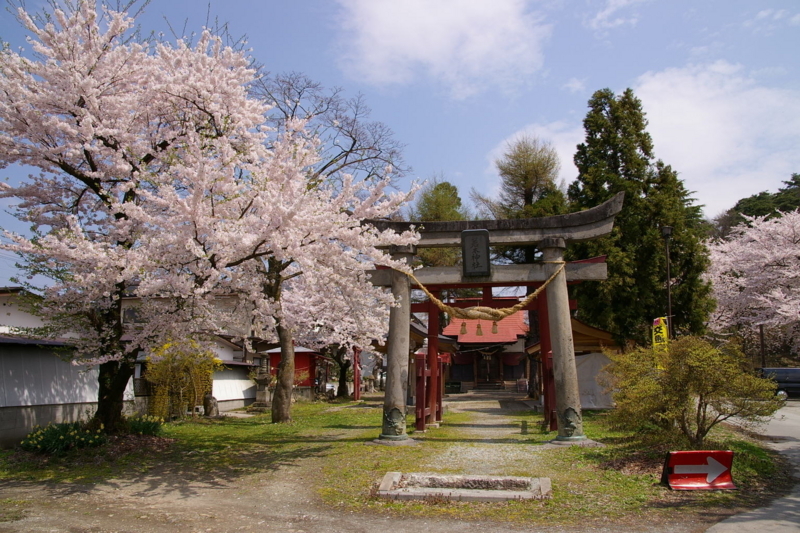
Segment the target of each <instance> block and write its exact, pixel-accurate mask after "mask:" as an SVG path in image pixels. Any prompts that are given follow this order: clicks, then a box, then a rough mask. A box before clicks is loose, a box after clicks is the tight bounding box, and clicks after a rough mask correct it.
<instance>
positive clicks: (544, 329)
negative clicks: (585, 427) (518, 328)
mask: <svg viewBox="0 0 800 533" xmlns="http://www.w3.org/2000/svg"><path fill="white" fill-rule="evenodd" d="M536 303H537V307H538V311H539V342H540V344H541V347H542V350H541V352H540V354H541V355H540V356H541V360H542V364H541V368H542V376H541V379H542V410H543V411H544V423H545V425H547V427H548V428H549V429H550V431H555V430H557V429H558V417H557V416H556V415H555V412H556V389H555V384H554V383H553V346H552V345H551V343H550V319H549V318H548V316H547V313H548V310H547V291H542V292H541V293H540V294H539V296H538V297H537V298H536Z"/></svg>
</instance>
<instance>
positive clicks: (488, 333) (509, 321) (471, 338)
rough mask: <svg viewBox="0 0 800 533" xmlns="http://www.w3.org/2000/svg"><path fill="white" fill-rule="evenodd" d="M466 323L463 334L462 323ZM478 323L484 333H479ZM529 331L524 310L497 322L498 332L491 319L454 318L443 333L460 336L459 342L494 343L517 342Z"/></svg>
mask: <svg viewBox="0 0 800 533" xmlns="http://www.w3.org/2000/svg"><path fill="white" fill-rule="evenodd" d="M464 323H466V329H467V333H466V334H463V335H462V334H461V325H462V324H464ZM478 324H480V325H481V331H482V332H483V335H478V334H477V329H478ZM527 332H528V325H527V324H526V323H525V317H524V314H523V312H520V311H518V312H516V313H514V314H513V315H511V316H507V317H506V318H504V319H502V320H500V321H498V322H497V333H492V321H491V320H472V319H467V320H464V319H461V318H454V319H453V320H452V321H451V322H450V324H449V325H448V326H447V327H446V328H444V331H442V335H448V336H453V337H458V342H459V344H463V343H473V344H493V343H500V342H517V339H519V337H524V336H525V334H526V333H527Z"/></svg>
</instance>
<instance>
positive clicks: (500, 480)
mask: <svg viewBox="0 0 800 533" xmlns="http://www.w3.org/2000/svg"><path fill="white" fill-rule="evenodd" d="M552 495H553V491H552V487H551V484H550V478H546V477H543V478H533V477H512V476H445V475H437V474H416V473H412V474H406V475H403V474H402V473H400V472H387V473H386V475H385V476H383V479H382V480H381V484H380V486H379V487H378V496H380V497H382V498H387V499H391V500H431V499H443V500H449V501H460V502H501V501H509V500H545V499H550V498H552Z"/></svg>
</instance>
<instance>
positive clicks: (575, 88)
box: [564, 78, 586, 94]
mask: <svg viewBox="0 0 800 533" xmlns="http://www.w3.org/2000/svg"><path fill="white" fill-rule="evenodd" d="M564 89H566V90H568V91H569V92H571V93H573V94H575V93H582V92H584V91H585V90H586V78H583V79H582V80H579V79H578V78H572V79H571V80H569V81H568V82H567V83H565V84H564Z"/></svg>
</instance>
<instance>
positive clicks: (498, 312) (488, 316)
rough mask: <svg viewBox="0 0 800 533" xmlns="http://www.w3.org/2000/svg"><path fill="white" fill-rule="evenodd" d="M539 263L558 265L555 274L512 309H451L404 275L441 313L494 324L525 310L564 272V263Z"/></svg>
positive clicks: (410, 274)
mask: <svg viewBox="0 0 800 533" xmlns="http://www.w3.org/2000/svg"><path fill="white" fill-rule="evenodd" d="M541 263H545V264H557V265H560V266H559V267H558V268H557V269H556V271H555V272H553V274H552V275H551V276H550V277H549V278H548V279H547V281H545V282H544V284H543V285H542V286H540V287H538V288H537V289H536V290H535V291H533V292H532V293H531V294H529V295H528V296H527V297H526V298H525V299H524V300H522V301H521V302H519V303H517V304H516V305H514V306H512V307H505V308H502V309H493V308H491V307H483V306H475V307H467V308H464V309H462V308H460V307H452V306H449V305H447V304H446V303H444V302H442V301H441V300H439V299H438V298H437V297H436V296H434V295H433V294H431V292H430V291H429V290H428V289H427V287H425V285H423V284H422V283H421V282H420V281H419V280H418V279H417V277H416V276H415V275H414V274H413V273H409V272H405V274H406V275H407V276H408V277H409V278H411V279H412V280H413V281H414V283H416V284H417V285H418V286H419V288H420V289H422V291H423V292H424V293H425V294H426V295H427V296H428V298H430V300H431V301H432V302H433V303H434V304H436V307H438V308H439V310H440V311H443V312H445V313H447V314H448V315H450V316H451V317H454V318H460V319H472V320H474V319H479V320H491V321H493V322H496V321H498V320H502V319H504V318H506V317H507V316H511V315H513V314H514V313H516V312H517V311H519V310H521V309H523V308H525V307H526V306H527V305H528V304H529V303H531V302H532V301H533V299H534V298H536V297H537V296H538V295H539V294H540V293H541V292H542V291H543V290H544V289H545V287H547V285H548V284H549V283H550V282H551V281H553V280H554V279H555V277H556V276H557V275H558V274H559V273H560V272H561V271H562V270H564V267H565V265H566V262H565V261H541Z"/></svg>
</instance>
